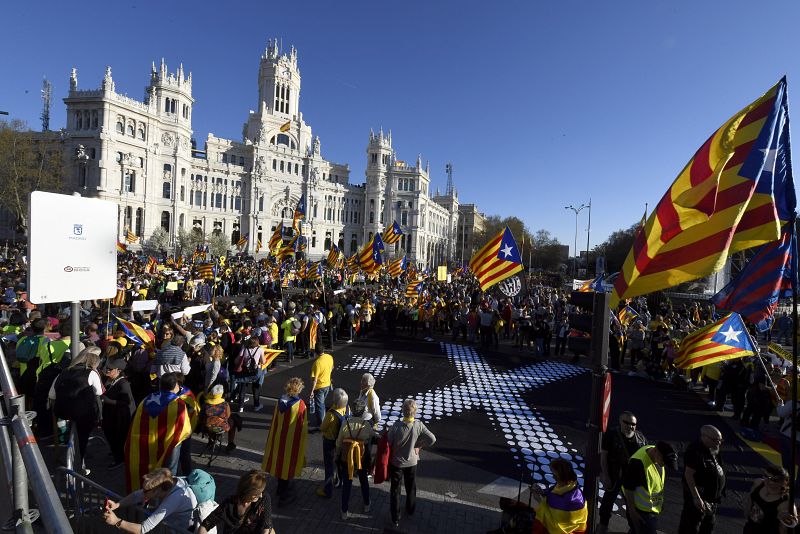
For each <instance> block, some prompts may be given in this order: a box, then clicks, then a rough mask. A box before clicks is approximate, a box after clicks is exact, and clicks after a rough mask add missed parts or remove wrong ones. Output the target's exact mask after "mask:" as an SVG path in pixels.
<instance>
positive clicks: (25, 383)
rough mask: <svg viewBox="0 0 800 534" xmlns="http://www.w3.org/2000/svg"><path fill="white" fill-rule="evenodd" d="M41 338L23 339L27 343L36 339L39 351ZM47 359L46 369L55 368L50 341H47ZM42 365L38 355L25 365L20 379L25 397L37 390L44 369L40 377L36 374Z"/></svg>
mask: <svg viewBox="0 0 800 534" xmlns="http://www.w3.org/2000/svg"><path fill="white" fill-rule="evenodd" d="M40 337H41V336H31V337H28V338H25V339H23V341H27V340H28V339H35V340H36V341H35V346H36V350H38V347H39V338H40ZM47 359H48V364H47V366H46V367H45V368H44V369H47V368H49V367H53V347H52V345H51V344H50V340H49V339H48V340H47ZM41 365H42V359H41V358H39V356H37V355H34V357H33V358H31V359H30V360H27V363H26V365H25V371H24V372H23V373H22V374H21V375H20V377H19V383H20V388H19V389H20V390H21V391H22V393H23V394H24V395H33V393H34V390H35V389H36V382H37V381H38V380H39V378H40V377H41V375H42V373H43V372H44V369H42V373H39V376H37V374H36V373H37V371H38V370H39V367H40V366H41Z"/></svg>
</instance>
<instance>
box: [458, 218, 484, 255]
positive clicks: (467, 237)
mask: <svg viewBox="0 0 800 534" xmlns="http://www.w3.org/2000/svg"><path fill="white" fill-rule="evenodd" d="M458 211H459V218H458V228H457V230H456V239H455V241H456V248H455V257H457V258H458V259H459V260H461V259H463V261H464V262H469V260H470V259H471V258H472V256H473V255H474V254H475V253H476V252H477V251H478V245H479V243H481V242H482V241H481V240H482V238H483V232H484V230H485V227H486V224H485V223H486V216H485V215H484V214H483V213H481V212H480V211H478V206H476V205H475V204H461V205H460V206H459V207H458Z"/></svg>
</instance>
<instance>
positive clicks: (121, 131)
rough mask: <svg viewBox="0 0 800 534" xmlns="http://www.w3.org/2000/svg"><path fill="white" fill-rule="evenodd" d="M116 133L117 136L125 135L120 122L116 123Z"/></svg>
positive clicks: (123, 127) (123, 126)
mask: <svg viewBox="0 0 800 534" xmlns="http://www.w3.org/2000/svg"><path fill="white" fill-rule="evenodd" d="M117 133H118V134H124V133H125V125H124V124H123V123H122V121H117Z"/></svg>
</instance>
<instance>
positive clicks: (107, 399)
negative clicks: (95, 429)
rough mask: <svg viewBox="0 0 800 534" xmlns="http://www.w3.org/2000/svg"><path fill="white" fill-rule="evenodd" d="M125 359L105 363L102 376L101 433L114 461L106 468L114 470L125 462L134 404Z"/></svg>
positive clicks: (134, 408)
mask: <svg viewBox="0 0 800 534" xmlns="http://www.w3.org/2000/svg"><path fill="white" fill-rule="evenodd" d="M127 364H128V362H126V361H125V358H113V359H111V360H109V361H108V362H106V366H105V368H104V369H103V374H104V375H105V377H106V391H105V393H104V394H103V396H102V397H101V400H102V402H103V432H105V435H106V439H107V440H108V446H109V448H110V449H111V454H112V455H113V457H114V460H113V461H112V462H111V464H110V465H109V466H108V468H109V469H114V468H117V467H120V466H121V465H123V463H124V461H125V439H126V438H127V436H128V429H129V427H130V425H131V418H132V417H133V412H134V411H135V410H136V403H135V402H134V400H133V392H132V391H131V384H130V382H128V379H127V378H125V367H126V366H127Z"/></svg>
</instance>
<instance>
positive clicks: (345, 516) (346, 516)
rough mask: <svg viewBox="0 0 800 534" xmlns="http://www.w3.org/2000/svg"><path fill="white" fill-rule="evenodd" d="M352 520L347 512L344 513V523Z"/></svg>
mask: <svg viewBox="0 0 800 534" xmlns="http://www.w3.org/2000/svg"><path fill="white" fill-rule="evenodd" d="M349 518H350V514H349V513H347V512H342V521H347V520H348V519H349Z"/></svg>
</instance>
